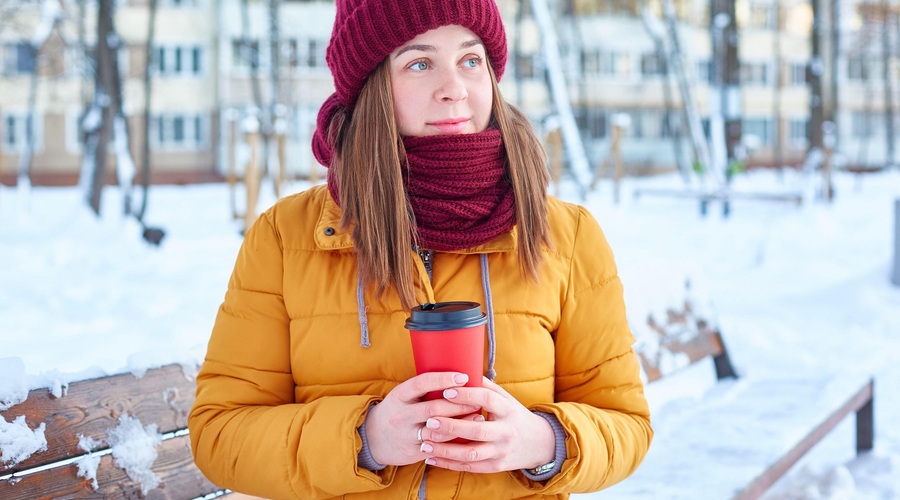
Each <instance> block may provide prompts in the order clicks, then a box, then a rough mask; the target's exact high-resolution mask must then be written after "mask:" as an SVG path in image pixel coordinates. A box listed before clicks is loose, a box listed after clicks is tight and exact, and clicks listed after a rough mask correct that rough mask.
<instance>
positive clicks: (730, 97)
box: [710, 0, 742, 181]
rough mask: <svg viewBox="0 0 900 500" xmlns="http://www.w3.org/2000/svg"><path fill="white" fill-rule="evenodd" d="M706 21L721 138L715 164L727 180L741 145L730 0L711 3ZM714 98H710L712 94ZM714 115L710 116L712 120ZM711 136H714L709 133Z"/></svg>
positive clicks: (716, 141)
mask: <svg viewBox="0 0 900 500" xmlns="http://www.w3.org/2000/svg"><path fill="white" fill-rule="evenodd" d="M710 7H711V16H710V22H711V23H712V26H711V28H712V31H713V35H714V36H713V40H716V41H717V43H716V44H715V46H714V47H713V54H715V58H714V63H713V68H714V74H715V81H716V87H717V90H718V98H719V102H718V103H714V104H715V106H714V107H715V108H717V109H718V111H719V117H716V119H721V120H722V121H721V126H722V130H721V131H720V132H718V133H719V134H721V137H717V138H715V139H714V142H713V144H715V145H716V149H719V148H722V147H723V146H724V151H720V152H719V154H718V155H717V156H718V158H717V159H716V161H717V162H719V163H721V165H718V167H719V168H722V169H723V170H724V172H725V180H726V181H728V180H730V179H731V176H732V174H733V173H734V168H733V165H734V162H735V161H737V160H738V159H739V158H738V157H739V156H740V154H739V151H738V149H739V148H740V144H741V128H742V127H741V97H740V83H741V66H740V62H739V59H738V31H737V22H736V20H735V8H734V0H714V1H713V2H712V3H711V4H710ZM713 98H714V97H713ZM713 118H714V117H712V116H710V119H711V120H712V119H713ZM713 137H715V135H713Z"/></svg>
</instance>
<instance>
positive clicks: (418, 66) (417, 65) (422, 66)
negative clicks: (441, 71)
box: [409, 61, 428, 71]
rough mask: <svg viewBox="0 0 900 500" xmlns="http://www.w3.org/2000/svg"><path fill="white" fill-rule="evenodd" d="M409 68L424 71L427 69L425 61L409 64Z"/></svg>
mask: <svg viewBox="0 0 900 500" xmlns="http://www.w3.org/2000/svg"><path fill="white" fill-rule="evenodd" d="M409 69H411V70H414V71H425V70H426V69H428V63H427V62H425V61H416V62H414V63H412V64H410V65H409Z"/></svg>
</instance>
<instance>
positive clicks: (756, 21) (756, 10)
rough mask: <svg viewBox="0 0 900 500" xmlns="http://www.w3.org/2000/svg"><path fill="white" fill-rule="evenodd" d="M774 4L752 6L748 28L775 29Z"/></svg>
mask: <svg viewBox="0 0 900 500" xmlns="http://www.w3.org/2000/svg"><path fill="white" fill-rule="evenodd" d="M776 8H777V7H776V5H774V4H758V3H757V4H751V5H750V17H749V19H748V23H747V24H748V27H750V28H762V29H775V9H776Z"/></svg>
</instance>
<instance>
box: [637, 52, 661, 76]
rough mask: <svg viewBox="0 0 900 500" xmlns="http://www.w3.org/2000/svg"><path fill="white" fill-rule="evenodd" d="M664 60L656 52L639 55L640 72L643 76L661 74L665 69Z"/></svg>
mask: <svg viewBox="0 0 900 500" xmlns="http://www.w3.org/2000/svg"><path fill="white" fill-rule="evenodd" d="M665 67H666V61H665V60H664V59H663V58H661V57H660V56H659V54H657V53H655V52H654V53H651V54H642V55H641V74H642V75H644V76H656V75H662V74H663V72H664V71H665Z"/></svg>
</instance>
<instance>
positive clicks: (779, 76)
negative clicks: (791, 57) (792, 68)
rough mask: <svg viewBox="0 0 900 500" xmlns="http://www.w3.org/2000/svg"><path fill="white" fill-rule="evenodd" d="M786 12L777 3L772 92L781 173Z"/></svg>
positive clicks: (776, 150)
mask: <svg viewBox="0 0 900 500" xmlns="http://www.w3.org/2000/svg"><path fill="white" fill-rule="evenodd" d="M783 17H784V12H783V8H782V6H781V4H780V3H779V2H775V33H774V36H773V39H774V40H775V47H774V49H773V51H772V52H773V54H774V58H775V65H774V68H775V71H774V74H773V75H772V77H773V82H774V84H775V88H774V90H773V92H772V116H773V117H774V125H775V127H774V131H773V132H774V136H775V151H774V153H775V154H774V156H773V161H774V163H775V168H777V169H778V172H779V173H782V172H783V167H784V129H783V128H782V119H783V117H782V116H781V91H782V89H783V87H784V76H785V75H784V73H783V71H782V65H783V64H784V57H783V54H782V49H781V31H782V25H783V24H784V20H783Z"/></svg>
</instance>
